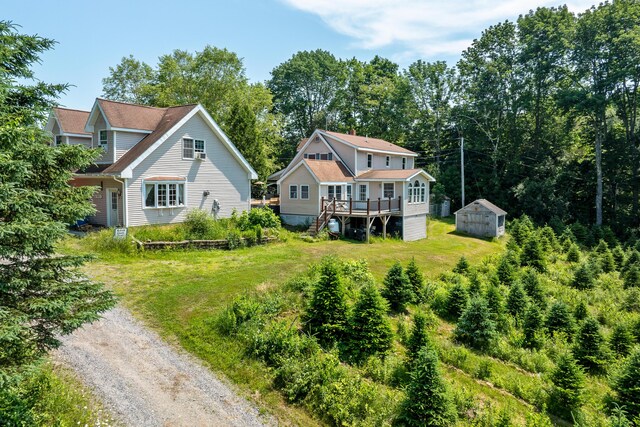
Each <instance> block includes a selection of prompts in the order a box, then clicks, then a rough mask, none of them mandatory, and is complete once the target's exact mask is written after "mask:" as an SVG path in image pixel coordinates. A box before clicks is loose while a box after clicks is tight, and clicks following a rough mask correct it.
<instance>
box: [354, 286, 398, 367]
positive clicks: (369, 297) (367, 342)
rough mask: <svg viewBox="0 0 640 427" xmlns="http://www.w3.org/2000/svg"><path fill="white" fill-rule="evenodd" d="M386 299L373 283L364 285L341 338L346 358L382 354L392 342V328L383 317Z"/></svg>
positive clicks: (385, 309)
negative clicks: (343, 340)
mask: <svg viewBox="0 0 640 427" xmlns="http://www.w3.org/2000/svg"><path fill="white" fill-rule="evenodd" d="M387 309H388V306H387V303H386V301H385V300H384V299H383V298H382V296H380V293H379V292H378V289H377V288H376V287H375V285H373V284H367V285H365V286H364V287H363V288H362V290H361V291H360V295H359V296H358V300H357V301H356V303H355V306H354V307H353V313H352V315H351V317H350V318H349V328H348V334H347V335H348V337H347V340H346V342H345V350H346V351H345V353H346V355H347V358H348V359H350V360H352V361H354V362H362V361H364V360H366V359H367V358H368V357H369V356H375V355H384V354H386V353H387V352H388V351H389V349H390V348H391V344H392V343H393V332H392V330H391V324H390V323H389V319H388V318H387Z"/></svg>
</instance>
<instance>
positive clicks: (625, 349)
mask: <svg viewBox="0 0 640 427" xmlns="http://www.w3.org/2000/svg"><path fill="white" fill-rule="evenodd" d="M633 340H634V337H633V335H632V334H631V331H630V330H629V327H628V326H627V325H625V324H624V323H619V324H618V325H616V326H615V328H613V332H611V336H610V337H609V348H610V349H611V351H613V352H614V353H615V354H617V355H618V356H626V355H628V354H629V353H630V352H631V348H632V347H633Z"/></svg>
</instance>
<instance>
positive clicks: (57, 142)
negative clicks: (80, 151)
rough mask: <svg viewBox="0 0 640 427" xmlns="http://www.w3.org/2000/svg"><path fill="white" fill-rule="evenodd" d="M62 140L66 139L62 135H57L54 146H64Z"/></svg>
mask: <svg viewBox="0 0 640 427" xmlns="http://www.w3.org/2000/svg"><path fill="white" fill-rule="evenodd" d="M62 138H64V137H63V136H62V135H56V139H55V141H54V144H53V145H54V146H56V147H59V146H61V145H62V144H64V143H63V142H62V141H64V140H63V139H62Z"/></svg>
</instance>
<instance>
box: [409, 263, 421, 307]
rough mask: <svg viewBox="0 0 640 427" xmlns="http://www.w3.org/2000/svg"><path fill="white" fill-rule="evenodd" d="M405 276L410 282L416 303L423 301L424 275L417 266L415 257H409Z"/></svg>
mask: <svg viewBox="0 0 640 427" xmlns="http://www.w3.org/2000/svg"><path fill="white" fill-rule="evenodd" d="M406 273H407V278H408V279H409V283H410V284H411V289H412V290H413V296H414V301H413V302H416V303H420V302H424V300H425V297H426V295H425V288H424V287H425V281H424V275H423V274H422V272H421V271H420V269H419V268H418V264H416V260H415V258H411V261H409V264H407V270H406Z"/></svg>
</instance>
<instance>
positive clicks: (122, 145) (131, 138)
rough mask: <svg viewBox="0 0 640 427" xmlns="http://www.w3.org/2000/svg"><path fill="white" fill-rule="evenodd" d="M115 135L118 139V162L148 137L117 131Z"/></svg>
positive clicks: (144, 134)
mask: <svg viewBox="0 0 640 427" xmlns="http://www.w3.org/2000/svg"><path fill="white" fill-rule="evenodd" d="M114 133H115V138H116V161H118V159H120V157H122V155H123V154H124V153H126V152H127V151H129V149H131V147H133V146H134V145H136V144H137V143H138V142H140V140H142V138H144V137H145V136H147V134H146V133H139V132H123V131H117V132H114Z"/></svg>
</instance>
